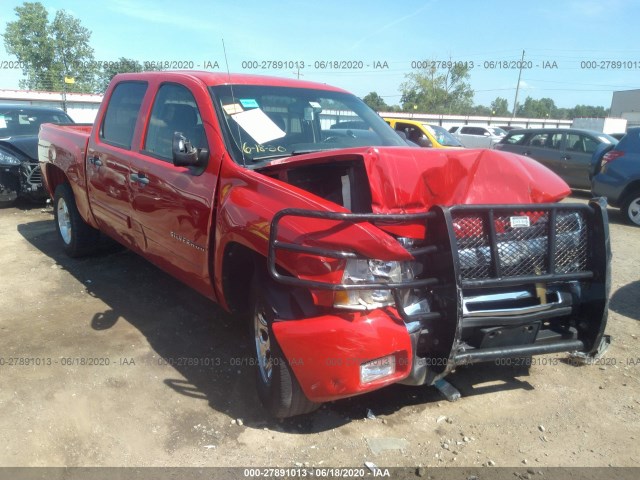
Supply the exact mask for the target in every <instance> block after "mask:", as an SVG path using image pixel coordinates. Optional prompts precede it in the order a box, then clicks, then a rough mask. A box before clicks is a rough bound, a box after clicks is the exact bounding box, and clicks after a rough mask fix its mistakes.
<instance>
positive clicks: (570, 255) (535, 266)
mask: <svg viewBox="0 0 640 480" xmlns="http://www.w3.org/2000/svg"><path fill="white" fill-rule="evenodd" d="M452 223H453V231H454V234H455V241H456V244H457V250H458V257H459V260H460V269H461V273H462V278H463V279H469V280H482V279H489V278H497V277H520V276H531V275H545V274H555V273H563V274H570V273H576V272H582V271H585V270H587V266H588V265H587V252H588V244H587V243H588V242H587V222H586V218H585V213H584V212H583V211H575V210H574V211H566V210H565V211H563V210H546V211H510V212H503V211H500V212H493V211H488V212H475V211H474V212H465V211H464V210H462V211H460V212H455V211H454V212H452Z"/></svg>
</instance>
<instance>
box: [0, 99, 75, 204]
mask: <svg viewBox="0 0 640 480" xmlns="http://www.w3.org/2000/svg"><path fill="white" fill-rule="evenodd" d="M43 123H73V120H71V118H70V117H69V116H68V115H67V114H66V113H64V112H63V111H62V110H60V109H59V108H49V107H33V106H23V105H0V207H5V206H9V205H11V204H12V203H13V202H14V201H15V199H16V198H18V197H19V196H22V197H27V198H29V199H31V200H35V201H37V200H44V199H45V198H47V193H46V192H45V190H44V188H43V187H42V174H41V173H40V166H39V164H38V131H39V130H40V125H42V124H43Z"/></svg>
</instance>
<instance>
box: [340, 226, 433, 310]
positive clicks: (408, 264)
mask: <svg viewBox="0 0 640 480" xmlns="http://www.w3.org/2000/svg"><path fill="white" fill-rule="evenodd" d="M398 241H399V242H400V243H401V244H402V245H403V246H404V247H411V246H412V245H413V242H414V241H413V239H405V238H400V239H398ZM421 273H422V264H421V263H419V262H416V261H411V260H409V261H407V260H402V261H396V260H377V259H360V258H350V259H348V260H347V264H346V267H345V269H344V273H343V275H342V283H343V284H345V285H363V286H366V285H370V284H398V283H403V282H409V281H412V280H414V279H415V278H416V276H418V275H420V274H421ZM334 298H335V300H334V306H335V307H338V308H347V309H351V310H372V309H375V308H380V307H386V306H389V305H394V304H395V300H394V297H393V291H392V290H391V289H389V288H385V289H373V288H372V289H367V288H363V289H362V290H360V289H358V290H342V291H338V292H336V294H335V297H334Z"/></svg>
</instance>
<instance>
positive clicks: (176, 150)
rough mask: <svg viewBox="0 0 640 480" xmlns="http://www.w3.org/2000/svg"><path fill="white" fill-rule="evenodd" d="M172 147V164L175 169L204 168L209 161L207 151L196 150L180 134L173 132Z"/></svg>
mask: <svg viewBox="0 0 640 480" xmlns="http://www.w3.org/2000/svg"><path fill="white" fill-rule="evenodd" d="M172 147H173V148H172V156H173V164H174V165H175V166H176V167H204V166H205V165H206V163H207V160H208V159H209V150H207V149H206V148H201V149H200V150H198V149H197V148H196V147H194V146H193V145H192V144H191V140H189V139H188V138H186V137H185V136H184V135H183V134H182V132H174V134H173V145H172Z"/></svg>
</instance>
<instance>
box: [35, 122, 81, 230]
mask: <svg viewBox="0 0 640 480" xmlns="http://www.w3.org/2000/svg"><path fill="white" fill-rule="evenodd" d="M91 129H92V125H91V124H90V123H85V124H82V123H81V124H66V125H55V124H53V123H45V124H43V125H42V126H41V127H40V133H39V135H38V160H39V162H40V167H41V169H42V176H43V180H44V182H43V183H44V185H45V186H46V188H47V190H48V191H49V195H50V196H51V198H53V195H54V192H52V191H50V190H49V188H50V187H49V186H50V185H55V182H50V181H48V180H49V177H50V176H51V175H56V174H57V172H54V171H52V164H51V163H49V160H54V159H55V165H56V167H55V168H60V170H62V172H63V173H64V174H65V175H66V177H67V178H68V179H69V183H70V184H71V188H72V189H73V191H74V194H75V196H76V200H77V204H78V210H79V211H80V212H81V213H82V214H83V216H84V218H87V216H86V215H87V214H88V212H89V203H88V200H87V184H86V169H85V165H84V162H85V158H86V155H87V144H88V143H89V136H90V135H91Z"/></svg>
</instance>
